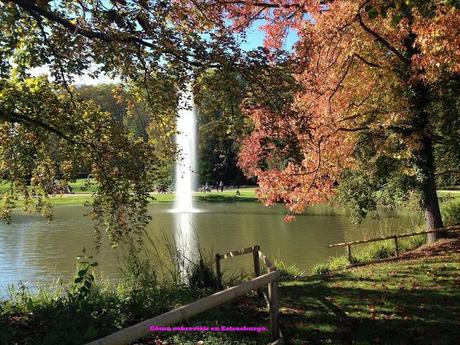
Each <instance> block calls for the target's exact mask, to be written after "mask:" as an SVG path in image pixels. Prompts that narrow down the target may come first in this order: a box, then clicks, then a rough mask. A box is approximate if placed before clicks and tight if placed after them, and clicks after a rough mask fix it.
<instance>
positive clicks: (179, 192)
mask: <svg viewBox="0 0 460 345" xmlns="http://www.w3.org/2000/svg"><path fill="white" fill-rule="evenodd" d="M196 137H197V135H196V109H195V105H194V102H193V93H192V91H191V87H189V88H188V89H187V90H186V91H183V92H181V94H180V100H179V106H178V116H177V135H176V145H177V148H178V150H179V155H178V157H177V159H176V166H175V175H176V176H175V202H174V208H173V210H172V212H174V213H176V215H175V217H174V218H175V223H176V224H175V225H176V235H175V240H176V246H177V250H178V251H179V252H180V253H181V255H182V256H183V258H184V260H183V267H181V270H182V271H183V273H185V272H186V271H187V270H188V267H189V265H188V264H189V263H190V262H192V260H193V259H194V258H195V257H196V254H197V248H196V242H197V241H196V238H195V236H194V231H193V225H192V224H193V214H194V213H196V212H198V211H199V210H197V209H195V208H194V207H193V200H192V193H193V189H194V186H195V176H196V173H195V169H196V157H197V156H196V147H197V141H196Z"/></svg>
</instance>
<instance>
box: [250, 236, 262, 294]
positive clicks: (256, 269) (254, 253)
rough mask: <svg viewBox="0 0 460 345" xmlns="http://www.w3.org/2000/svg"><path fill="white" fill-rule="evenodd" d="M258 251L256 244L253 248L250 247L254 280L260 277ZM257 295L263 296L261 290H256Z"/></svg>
mask: <svg viewBox="0 0 460 345" xmlns="http://www.w3.org/2000/svg"><path fill="white" fill-rule="evenodd" d="M259 250H260V246H259V245H257V244H256V245H255V246H254V247H252V257H253V260H254V276H255V278H257V277H258V276H260V260H259ZM257 295H259V297H262V296H263V294H262V290H261V289H257Z"/></svg>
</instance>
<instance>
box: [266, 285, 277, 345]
mask: <svg viewBox="0 0 460 345" xmlns="http://www.w3.org/2000/svg"><path fill="white" fill-rule="evenodd" d="M268 299H269V301H270V330H271V336H272V341H276V340H278V339H279V337H280V326H279V305H278V280H275V281H273V282H271V283H269V284H268Z"/></svg>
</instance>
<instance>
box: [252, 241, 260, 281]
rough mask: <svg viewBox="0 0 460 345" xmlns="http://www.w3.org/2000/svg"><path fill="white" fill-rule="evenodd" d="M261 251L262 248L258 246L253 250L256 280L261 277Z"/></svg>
mask: <svg viewBox="0 0 460 345" xmlns="http://www.w3.org/2000/svg"><path fill="white" fill-rule="evenodd" d="M259 250H260V246H258V245H255V246H254V247H253V248H252V256H253V259H254V275H255V277H256V278H257V277H258V276H260V261H259Z"/></svg>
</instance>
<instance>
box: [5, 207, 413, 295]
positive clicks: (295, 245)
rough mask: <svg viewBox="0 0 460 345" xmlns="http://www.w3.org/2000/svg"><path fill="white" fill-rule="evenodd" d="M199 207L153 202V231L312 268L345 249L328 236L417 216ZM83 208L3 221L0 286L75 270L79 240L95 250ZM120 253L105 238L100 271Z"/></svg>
mask: <svg viewBox="0 0 460 345" xmlns="http://www.w3.org/2000/svg"><path fill="white" fill-rule="evenodd" d="M196 207H198V208H200V209H204V210H206V212H202V213H171V212H169V210H170V209H171V204H167V203H165V204H151V205H150V206H149V212H150V214H151V216H152V217H153V219H152V222H151V224H150V225H149V226H148V227H147V232H148V234H149V235H150V237H152V239H160V238H161V237H162V236H163V235H165V234H166V235H168V236H170V237H171V238H174V239H175V240H176V242H177V243H180V244H181V245H180V246H179V248H180V247H181V246H182V245H184V247H183V248H185V249H186V251H187V253H188V254H187V255H190V256H192V257H193V256H195V254H196V251H197V247H198V243H199V246H200V247H202V248H206V249H208V250H213V251H214V253H223V252H227V251H230V250H235V249H241V248H244V247H248V246H252V245H254V244H259V245H260V246H261V248H262V251H263V252H264V253H266V254H267V255H268V256H270V257H271V258H280V259H282V260H284V261H285V262H286V263H287V264H297V265H298V266H299V267H300V268H302V269H303V270H306V271H307V272H310V269H311V267H312V266H313V265H315V264H317V263H320V262H324V261H325V260H326V259H327V258H328V257H329V256H331V255H335V254H341V253H343V248H336V249H328V248H327V245H328V244H331V243H336V242H343V241H351V240H357V239H365V238H370V237H373V236H380V235H384V234H385V233H388V232H393V231H399V232H401V231H408V230H411V228H413V226H414V225H415V224H416V223H418V222H420V218H419V217H418V216H415V215H413V214H410V213H382V214H381V219H380V220H376V219H367V220H365V221H364V222H363V223H362V224H361V225H360V226H356V225H353V224H351V223H350V222H349V218H348V216H347V214H346V212H345V211H344V210H341V209H333V208H330V207H316V208H312V209H309V210H308V211H307V212H306V213H305V214H304V215H302V216H299V217H297V220H296V221H295V222H293V223H289V224H286V223H284V222H283V215H284V212H285V210H284V208H283V207H282V206H281V205H277V206H275V207H273V208H266V207H264V206H263V205H260V204H257V203H225V204H224V203H201V204H200V203H197V205H196ZM86 212H87V209H86V208H84V207H80V206H61V207H57V208H56V209H55V214H56V219H55V220H54V221H53V222H51V223H48V222H47V221H46V220H45V219H43V218H41V217H38V216H30V215H17V216H15V218H14V221H13V223H12V224H11V225H5V224H0V287H5V286H6V285H7V284H13V283H17V282H18V281H23V282H24V281H29V282H37V281H44V282H49V281H51V280H53V279H56V278H58V277H63V278H70V277H71V276H72V274H73V272H74V270H75V258H76V257H77V256H78V255H80V254H81V250H82V248H83V247H86V249H87V252H88V253H89V254H94V250H93V249H92V248H93V247H94V242H93V232H92V223H91V221H90V220H89V219H87V218H85V217H84V214H85V213H86ZM116 253H117V250H113V249H112V248H111V247H110V245H109V244H108V243H103V245H102V248H101V250H100V252H99V253H98V254H97V255H95V258H96V260H97V261H98V262H99V265H100V266H99V267H100V270H101V272H100V273H99V274H103V275H104V276H106V277H117V274H118V273H117V272H118V261H117V255H116ZM251 260H252V258H251V257H250V256H241V257H237V258H234V259H231V260H225V261H224V262H223V263H222V265H223V267H222V268H223V270H224V271H227V272H228V271H230V270H237V269H241V268H244V269H246V270H247V271H249V270H250V269H251ZM1 296H3V293H1V294H0V297H1Z"/></svg>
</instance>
